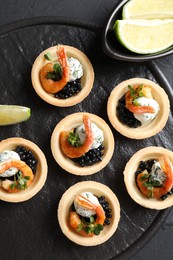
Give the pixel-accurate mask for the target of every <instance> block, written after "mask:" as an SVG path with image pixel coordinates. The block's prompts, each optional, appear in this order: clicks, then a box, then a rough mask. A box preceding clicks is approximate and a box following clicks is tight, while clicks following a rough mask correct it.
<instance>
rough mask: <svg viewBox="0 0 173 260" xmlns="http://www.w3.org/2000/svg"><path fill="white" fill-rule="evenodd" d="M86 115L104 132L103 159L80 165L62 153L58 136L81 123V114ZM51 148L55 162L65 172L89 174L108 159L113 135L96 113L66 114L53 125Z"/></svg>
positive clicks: (110, 153) (99, 167)
mask: <svg viewBox="0 0 173 260" xmlns="http://www.w3.org/2000/svg"><path fill="white" fill-rule="evenodd" d="M84 114H85V115H88V117H89V118H90V119H91V122H92V123H95V124H96V125H97V126H98V127H99V128H100V129H101V130H102V131H103V134H104V142H103V145H104V147H105V148H104V155H103V160H102V161H101V162H98V163H96V164H94V165H91V166H86V167H81V166H79V165H77V164H76V163H75V162H73V161H72V160H71V159H70V158H68V157H67V156H66V155H64V154H63V152H62V151H61V148H60V145H59V136H60V133H61V132H62V131H70V130H72V129H73V128H75V127H77V126H79V125H81V124H83V115H84ZM51 150H52V154H53V156H54V158H55V160H56V162H57V163H58V164H59V165H60V166H61V167H62V168H63V169H64V170H66V171H67V172H69V173H72V174H75V175H91V174H94V173H96V172H98V171H100V170H101V169H103V168H104V167H105V166H106V165H107V164H108V162H109V161H110V159H111V157H112V155H113V152H114V137H113V134H112V131H111V129H110V128H109V126H108V125H107V123H106V122H105V121H104V120H103V119H102V118H100V117H98V116H97V115H94V114H91V113H86V112H78V113H74V114H71V115H69V116H66V117H65V118H64V119H62V120H61V121H60V122H59V123H58V124H57V125H56V127H55V129H54V131H53V133H52V136H51Z"/></svg>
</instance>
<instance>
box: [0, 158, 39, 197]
mask: <svg viewBox="0 0 173 260" xmlns="http://www.w3.org/2000/svg"><path fill="white" fill-rule="evenodd" d="M11 167H16V168H17V169H19V171H21V172H22V177H28V180H27V182H26V185H27V187H28V186H30V185H31V183H32V182H33V179H34V174H33V172H32V170H31V168H30V167H29V166H28V165H27V164H26V163H25V162H24V161H20V160H9V161H5V162H2V163H0V175H1V173H3V172H4V171H6V170H8V169H10V168H11ZM14 183H15V184H16V183H18V181H16V182H13V181H10V180H4V181H2V187H3V188H4V189H5V190H7V191H8V192H10V193H15V192H19V191H20V189H18V188H17V187H14V188H12V185H11V184H14Z"/></svg>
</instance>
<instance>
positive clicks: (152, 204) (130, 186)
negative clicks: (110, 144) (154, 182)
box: [124, 146, 173, 210]
mask: <svg viewBox="0 0 173 260" xmlns="http://www.w3.org/2000/svg"><path fill="white" fill-rule="evenodd" d="M163 154H166V155H168V156H169V158H170V160H171V162H172V163H173V152H172V151H169V150H167V149H165V148H162V147H157V146H150V147H146V148H143V149H141V150H139V151H138V152H136V153H135V154H134V155H133V156H132V157H131V159H130V160H129V161H128V163H127V164H126V166H125V170H124V182H125V185H126V188H127V191H128V193H129V195H130V196H131V198H132V199H133V200H134V201H135V202H136V203H138V204H140V205H141V206H143V207H146V208H150V209H157V210H161V209H165V208H168V207H170V206H172V205H173V194H172V195H169V196H168V197H167V198H166V199H165V200H158V199H154V198H147V197H145V196H144V195H143V194H142V193H141V192H140V190H139V189H138V187H137V185H136V182H135V172H136V170H137V168H138V166H139V163H140V161H147V160H151V159H156V160H157V159H159V157H161V156H162V155H163Z"/></svg>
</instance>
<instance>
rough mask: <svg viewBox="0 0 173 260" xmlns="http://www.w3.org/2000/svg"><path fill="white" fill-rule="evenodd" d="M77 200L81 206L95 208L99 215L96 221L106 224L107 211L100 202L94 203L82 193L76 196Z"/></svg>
mask: <svg viewBox="0 0 173 260" xmlns="http://www.w3.org/2000/svg"><path fill="white" fill-rule="evenodd" d="M75 200H76V202H77V204H78V205H79V206H81V207H83V208H85V209H89V210H91V209H92V210H95V212H96V215H97V218H96V221H95V223H96V224H100V225H103V224H104V221H105V218H106V217H105V212H104V210H103V208H102V206H101V205H100V204H94V203H92V202H91V201H90V200H89V199H87V198H85V197H84V196H82V195H78V196H76V198H75Z"/></svg>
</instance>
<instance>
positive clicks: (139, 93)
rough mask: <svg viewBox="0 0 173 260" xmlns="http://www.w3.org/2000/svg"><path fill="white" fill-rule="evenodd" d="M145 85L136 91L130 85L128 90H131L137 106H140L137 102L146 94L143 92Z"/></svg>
mask: <svg viewBox="0 0 173 260" xmlns="http://www.w3.org/2000/svg"><path fill="white" fill-rule="evenodd" d="M143 86H144V85H143V84H141V85H139V86H138V87H137V88H136V89H134V88H133V87H132V86H131V85H128V89H129V90H130V95H131V97H132V98H133V104H134V105H135V106H139V103H138V104H137V101H135V99H136V98H138V97H143V96H144V94H143V92H142V89H143Z"/></svg>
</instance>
